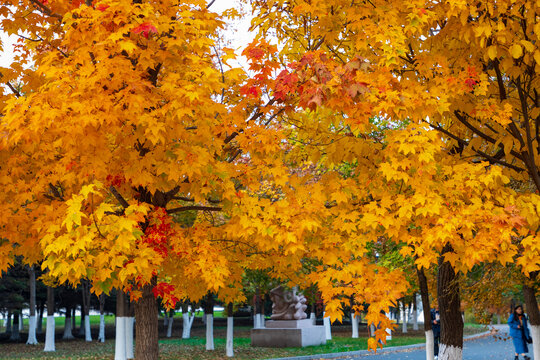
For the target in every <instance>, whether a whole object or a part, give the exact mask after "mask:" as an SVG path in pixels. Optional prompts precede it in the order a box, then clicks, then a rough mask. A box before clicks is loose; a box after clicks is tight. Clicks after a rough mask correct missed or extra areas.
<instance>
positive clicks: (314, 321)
mask: <svg viewBox="0 0 540 360" xmlns="http://www.w3.org/2000/svg"><path fill="white" fill-rule="evenodd" d="M309 319H310V320H311V323H312V324H313V325H315V324H316V323H317V314H315V313H314V312H312V313H311V314H309Z"/></svg>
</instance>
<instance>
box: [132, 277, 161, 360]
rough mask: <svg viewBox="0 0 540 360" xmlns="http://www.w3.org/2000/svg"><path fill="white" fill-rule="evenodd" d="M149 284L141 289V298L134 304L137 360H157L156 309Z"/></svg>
mask: <svg viewBox="0 0 540 360" xmlns="http://www.w3.org/2000/svg"><path fill="white" fill-rule="evenodd" d="M152 288H153V286H152V285H151V284H148V285H145V286H143V287H142V289H141V290H142V296H141V298H140V299H139V300H138V301H137V302H136V303H135V319H136V331H137V339H136V342H135V344H136V348H135V352H136V354H137V360H157V359H158V358H159V350H158V317H157V314H158V307H157V302H156V299H155V298H154V294H153V293H152Z"/></svg>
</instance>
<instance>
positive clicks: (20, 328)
mask: <svg viewBox="0 0 540 360" xmlns="http://www.w3.org/2000/svg"><path fill="white" fill-rule="evenodd" d="M23 325H24V324H23V316H22V313H19V331H23V330H24V326H23Z"/></svg>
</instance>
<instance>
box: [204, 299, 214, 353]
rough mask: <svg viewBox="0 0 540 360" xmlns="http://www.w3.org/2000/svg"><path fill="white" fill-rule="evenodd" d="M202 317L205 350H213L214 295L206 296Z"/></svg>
mask: <svg viewBox="0 0 540 360" xmlns="http://www.w3.org/2000/svg"><path fill="white" fill-rule="evenodd" d="M204 317H205V318H206V350H214V297H213V296H212V294H208V295H207V296H206V301H205V304H204Z"/></svg>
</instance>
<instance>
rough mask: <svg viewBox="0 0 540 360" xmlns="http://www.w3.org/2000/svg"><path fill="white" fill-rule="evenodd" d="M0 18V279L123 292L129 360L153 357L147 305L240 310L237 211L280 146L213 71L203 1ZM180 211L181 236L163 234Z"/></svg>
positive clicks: (91, 5)
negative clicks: (31, 268)
mask: <svg viewBox="0 0 540 360" xmlns="http://www.w3.org/2000/svg"><path fill="white" fill-rule="evenodd" d="M0 14H1V15H2V16H4V18H2V20H1V21H2V28H3V29H4V31H6V32H8V33H10V34H17V35H19V36H20V37H21V39H22V40H21V43H20V44H19V45H18V48H19V50H20V51H19V53H18V55H17V56H16V58H15V62H14V63H13V64H12V65H11V67H10V68H1V69H0V72H1V74H2V81H3V82H4V83H5V84H7V86H8V88H9V91H6V92H4V93H3V95H2V103H1V113H2V115H3V116H2V120H1V127H2V133H3V134H5V136H3V137H2V145H1V147H2V150H1V151H2V155H1V156H2V167H1V170H0V171H1V172H2V175H1V178H2V184H3V185H5V186H6V188H5V192H3V194H2V210H1V211H2V213H3V215H5V217H3V220H2V235H3V238H5V239H6V240H5V241H4V242H3V243H2V257H1V259H2V263H1V269H2V270H3V269H5V268H7V267H8V266H9V265H10V262H11V261H12V259H13V257H14V256H15V255H19V254H22V255H24V256H25V259H26V261H28V262H30V263H32V262H35V261H37V260H38V259H39V258H41V257H43V258H44V262H43V267H44V268H48V269H49V274H50V276H53V277H56V278H57V279H58V281H59V282H60V283H63V282H69V283H72V284H77V283H79V281H80V280H81V279H88V280H89V281H90V282H91V283H92V290H93V291H94V292H95V293H96V294H98V295H99V294H100V293H101V292H108V291H110V290H111V289H112V288H119V289H123V290H129V293H130V295H131V297H132V299H133V300H136V301H137V302H136V303H135V313H136V317H137V327H138V329H137V334H138V339H137V357H138V358H141V359H144V358H148V359H150V358H157V319H155V312H156V311H155V310H157V307H156V306H157V305H156V300H155V298H156V297H161V298H162V300H163V302H164V303H165V304H167V305H168V306H169V307H173V306H174V305H175V303H176V302H177V301H178V300H179V299H182V298H187V297H188V296H189V298H191V299H197V298H200V297H202V296H203V295H204V294H205V293H206V292H207V291H209V290H211V291H215V292H216V293H218V294H219V295H220V296H221V297H222V298H224V299H226V300H230V299H235V298H238V297H240V298H241V296H242V295H241V292H240V286H235V284H237V285H239V284H240V283H241V275H242V266H243V264H244V262H246V261H247V262H249V263H250V264H251V265H250V264H248V265H247V266H252V267H257V266H259V265H258V264H257V262H256V261H255V260H252V259H250V256H251V255H253V253H254V252H256V251H258V250H259V249H258V246H256V245H258V244H257V243H255V245H253V244H252V243H250V241H251V236H250V239H249V241H246V240H245V238H246V236H245V235H243V234H244V228H245V227H246V226H244V225H243V222H245V221H246V220H247V221H249V219H250V218H251V216H253V215H255V214H250V211H251V210H250V207H251V206H252V201H251V199H247V198H250V197H251V195H250V191H254V190H256V189H258V188H259V182H260V179H261V177H262V178H272V179H281V182H282V183H283V182H284V179H286V177H287V174H288V169H287V167H286V166H284V165H282V163H281V160H280V158H281V146H280V139H281V136H280V135H279V132H278V130H276V129H275V128H273V127H272V126H269V125H268V124H267V123H266V122H267V119H266V116H267V111H266V110H265V107H264V106H261V105H260V104H258V103H256V102H255V100H254V99H251V98H245V97H243V96H241V95H240V93H241V91H240V90H239V89H240V86H241V84H242V82H243V79H244V77H245V75H243V72H242V71H241V70H239V69H229V70H227V69H224V68H223V66H222V65H223V62H225V61H227V58H228V57H231V56H232V52H231V51H230V50H227V49H221V50H220V48H219V47H218V44H217V41H218V31H219V29H220V28H221V27H222V26H223V22H222V20H221V19H220V17H219V15H218V14H216V13H213V12H211V11H210V10H209V9H207V6H206V3H205V2H204V1H191V2H183V3H181V4H176V5H175V6H171V4H170V2H168V1H150V2H137V1H135V2H132V1H115V2H110V1H102V2H89V1H87V2H82V1H75V2H72V1H51V2H40V1H33V0H29V1H23V2H16V1H13V2H7V3H5V4H2V6H1V7H0ZM29 63H31V64H32V66H31V67H29V68H27V67H25V64H29ZM268 116H270V115H268ZM248 189H250V191H248ZM256 200H257V199H256V198H255V199H253V201H255V202H256ZM192 211H196V212H199V214H198V216H197V218H196V220H195V222H194V223H193V225H192V226H189V227H183V226H182V224H181V223H179V222H177V221H175V219H174V217H175V216H176V214H179V213H182V212H192ZM254 225H257V226H260V225H261V223H259V224H249V229H254ZM257 231H258V232H260V231H265V228H264V227H263V228H259V229H257ZM263 240H272V241H274V244H273V245H272V246H274V245H276V246H279V244H280V242H279V240H280V239H278V240H277V241H276V239H274V238H271V237H268V238H265V239H263ZM263 244H264V242H263ZM266 246H267V247H268V245H266ZM299 257H300V256H299Z"/></svg>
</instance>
